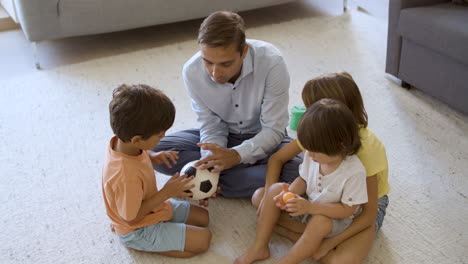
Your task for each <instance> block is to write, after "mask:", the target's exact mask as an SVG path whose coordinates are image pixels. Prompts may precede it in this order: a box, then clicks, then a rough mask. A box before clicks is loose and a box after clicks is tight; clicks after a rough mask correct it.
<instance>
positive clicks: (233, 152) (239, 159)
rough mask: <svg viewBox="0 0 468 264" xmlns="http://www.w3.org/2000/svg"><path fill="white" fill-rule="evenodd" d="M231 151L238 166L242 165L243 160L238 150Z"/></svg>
mask: <svg viewBox="0 0 468 264" xmlns="http://www.w3.org/2000/svg"><path fill="white" fill-rule="evenodd" d="M229 151H230V152H231V153H232V154H233V156H235V159H236V164H239V163H241V161H242V158H241V156H240V154H239V152H237V150H235V149H230V150H229Z"/></svg>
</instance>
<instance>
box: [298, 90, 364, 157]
mask: <svg viewBox="0 0 468 264" xmlns="http://www.w3.org/2000/svg"><path fill="white" fill-rule="evenodd" d="M297 138H298V140H299V142H300V143H301V145H302V146H303V147H304V148H305V149H306V150H308V151H312V152H319V153H324V154H326V155H329V156H336V155H341V156H343V157H346V156H348V155H353V154H355V153H356V152H357V151H358V150H359V148H360V147H361V139H360V138H359V128H358V125H357V123H356V120H355V119H354V116H353V113H351V111H350V110H349V108H348V107H347V106H346V105H344V104H343V103H341V102H340V101H338V100H335V99H329V98H324V99H321V100H319V101H317V102H315V103H314V104H313V105H312V106H310V107H309V108H308V109H307V111H306V112H305V113H304V115H303V116H302V118H301V120H300V122H299V126H298V129H297Z"/></svg>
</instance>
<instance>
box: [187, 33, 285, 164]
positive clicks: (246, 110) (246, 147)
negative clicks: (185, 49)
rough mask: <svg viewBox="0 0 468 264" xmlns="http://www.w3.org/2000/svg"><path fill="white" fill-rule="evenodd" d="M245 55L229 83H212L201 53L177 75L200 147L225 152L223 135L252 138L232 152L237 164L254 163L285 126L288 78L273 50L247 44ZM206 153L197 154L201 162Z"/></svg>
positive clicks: (251, 42) (273, 144)
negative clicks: (194, 119)
mask: <svg viewBox="0 0 468 264" xmlns="http://www.w3.org/2000/svg"><path fill="white" fill-rule="evenodd" d="M247 44H248V45H249V49H248V53H247V55H246V57H245V58H244V62H243V64H242V71H241V74H240V76H239V78H237V80H236V82H235V83H234V84H232V83H229V82H227V83H225V84H218V83H216V82H215V81H214V80H213V79H212V78H211V76H210V75H209V74H208V72H207V70H206V68H205V65H204V63H203V58H202V56H201V52H198V53H196V54H195V55H194V56H193V57H192V58H191V59H190V60H188V61H187V62H186V63H185V65H184V68H183V70H182V76H183V79H184V83H185V87H186V88H187V91H188V93H189V96H190V98H191V100H192V109H193V111H195V113H196V114H197V117H198V123H199V125H200V142H202V143H217V144H219V145H220V146H223V147H226V146H227V141H228V135H229V134H230V133H231V134H256V135H255V136H254V137H253V138H251V139H249V140H246V141H244V142H243V143H242V144H240V145H238V146H235V147H233V148H232V149H234V150H236V151H237V152H238V153H239V155H240V157H241V162H243V163H251V164H253V163H255V162H256V161H257V160H259V159H262V158H265V157H266V156H267V154H268V153H270V152H272V151H273V150H274V149H275V148H276V147H277V146H278V145H279V144H280V143H281V140H282V139H283V137H284V136H285V131H286V126H287V124H288V121H289V117H288V103H289V84H290V80H289V73H288V70H287V67H286V64H285V62H284V60H283V57H282V55H281V53H280V52H279V50H278V49H277V48H276V47H275V46H273V45H272V44H269V43H267V42H263V41H259V40H247ZM208 154H210V152H209V151H205V150H201V155H202V157H206V156H207V155H208Z"/></svg>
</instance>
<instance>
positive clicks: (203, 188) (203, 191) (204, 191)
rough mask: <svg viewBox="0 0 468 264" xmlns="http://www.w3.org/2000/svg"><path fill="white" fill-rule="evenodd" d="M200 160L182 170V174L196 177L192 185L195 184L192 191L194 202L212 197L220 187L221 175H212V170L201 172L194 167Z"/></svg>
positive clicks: (188, 164) (190, 163) (192, 162)
mask: <svg viewBox="0 0 468 264" xmlns="http://www.w3.org/2000/svg"><path fill="white" fill-rule="evenodd" d="M197 161H198V160H194V161H191V162H189V163H187V164H185V166H184V167H183V168H182V170H181V171H180V174H187V175H188V176H195V177H194V179H193V180H192V181H191V182H190V184H195V187H193V188H192V189H190V191H191V192H192V193H193V196H192V198H193V199H194V200H201V199H205V198H207V197H210V196H211V195H212V194H213V193H214V192H216V189H217V187H218V181H219V173H212V172H211V169H212V168H209V169H206V170H199V169H197V168H195V167H194V166H193V165H194V164H195V163H196V162H197Z"/></svg>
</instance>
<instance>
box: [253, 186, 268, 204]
mask: <svg viewBox="0 0 468 264" xmlns="http://www.w3.org/2000/svg"><path fill="white" fill-rule="evenodd" d="M264 193H265V187H261V188H258V189H257V190H256V191H255V192H254V194H253V195H252V204H253V206H254V207H255V208H258V206H259V204H260V202H261V201H262V199H263V194H264Z"/></svg>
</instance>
